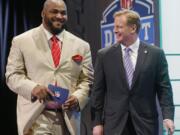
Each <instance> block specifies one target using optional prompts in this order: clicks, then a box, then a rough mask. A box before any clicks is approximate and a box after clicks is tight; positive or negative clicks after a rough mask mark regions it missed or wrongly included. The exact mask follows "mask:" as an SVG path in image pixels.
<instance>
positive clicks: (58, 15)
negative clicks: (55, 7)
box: [56, 12, 64, 18]
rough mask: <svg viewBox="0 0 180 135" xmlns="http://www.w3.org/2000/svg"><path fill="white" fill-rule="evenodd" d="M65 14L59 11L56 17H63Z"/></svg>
mask: <svg viewBox="0 0 180 135" xmlns="http://www.w3.org/2000/svg"><path fill="white" fill-rule="evenodd" d="M63 16H64V15H63V14H62V13H61V12H58V13H57V14H56V17H57V18H62V17H63Z"/></svg>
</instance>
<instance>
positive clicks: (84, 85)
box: [70, 45, 94, 110]
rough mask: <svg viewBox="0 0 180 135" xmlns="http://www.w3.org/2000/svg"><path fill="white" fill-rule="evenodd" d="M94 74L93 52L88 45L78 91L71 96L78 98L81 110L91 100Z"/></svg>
mask: <svg viewBox="0 0 180 135" xmlns="http://www.w3.org/2000/svg"><path fill="white" fill-rule="evenodd" d="M93 72H94V71H93V66H92V59H91V51H90V47H89V45H87V46H86V51H85V52H84V57H83V61H82V70H81V73H80V75H79V78H78V83H77V87H76V91H75V92H74V93H73V94H72V96H71V97H76V98H77V101H78V104H79V107H80V109H81V110H82V109H83V108H84V107H85V105H86V104H87V102H88V99H89V98H88V97H89V91H90V88H91V86H92V83H93V79H94V77H93ZM71 97H70V98H71Z"/></svg>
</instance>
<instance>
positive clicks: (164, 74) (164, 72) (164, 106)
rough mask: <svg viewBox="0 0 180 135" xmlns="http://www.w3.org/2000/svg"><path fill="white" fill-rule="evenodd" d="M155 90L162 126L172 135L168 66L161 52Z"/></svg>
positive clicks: (171, 96) (171, 102)
mask: <svg viewBox="0 0 180 135" xmlns="http://www.w3.org/2000/svg"><path fill="white" fill-rule="evenodd" d="M157 90H158V98H159V102H160V106H161V110H162V115H163V119H164V121H163V122H164V126H165V128H166V129H167V130H169V129H170V133H171V134H172V133H173V131H174V123H173V119H174V103H173V93H172V87H171V83H170V79H169V74H168V64H167V60H166V58H165V55H164V52H163V51H161V52H160V57H159V65H158V80H157Z"/></svg>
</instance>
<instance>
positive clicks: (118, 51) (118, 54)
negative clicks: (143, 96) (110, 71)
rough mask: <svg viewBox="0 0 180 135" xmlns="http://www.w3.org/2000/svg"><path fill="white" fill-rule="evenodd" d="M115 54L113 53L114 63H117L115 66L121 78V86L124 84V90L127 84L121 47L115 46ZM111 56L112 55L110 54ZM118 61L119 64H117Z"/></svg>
mask: <svg viewBox="0 0 180 135" xmlns="http://www.w3.org/2000/svg"><path fill="white" fill-rule="evenodd" d="M113 47H114V49H115V52H114V55H115V56H114V57H113V59H114V61H116V62H117V63H116V64H115V65H116V67H117V71H120V73H119V75H120V76H121V79H122V80H121V81H122V83H123V84H125V86H126V88H128V83H127V81H126V80H127V79H126V72H125V69H124V64H123V57H122V50H121V45H119V44H115V45H114V46H113ZM112 54H113V53H112ZM118 61H119V62H118Z"/></svg>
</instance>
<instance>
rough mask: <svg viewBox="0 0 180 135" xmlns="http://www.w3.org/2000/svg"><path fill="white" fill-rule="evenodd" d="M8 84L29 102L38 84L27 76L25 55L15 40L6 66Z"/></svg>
mask: <svg viewBox="0 0 180 135" xmlns="http://www.w3.org/2000/svg"><path fill="white" fill-rule="evenodd" d="M6 83H7V85H8V86H9V88H10V89H11V90H12V91H14V92H15V93H17V94H19V95H21V96H23V97H24V98H26V99H27V100H31V91H32V89H33V88H34V87H35V86H36V85H37V83H35V82H33V81H32V80H30V79H29V78H28V77H27V75H26V67H25V63H24V58H23V53H22V52H21V49H20V45H19V44H18V42H17V41H16V40H15V39H13V41H12V46H11V50H10V53H9V57H8V63H7V66H6Z"/></svg>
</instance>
